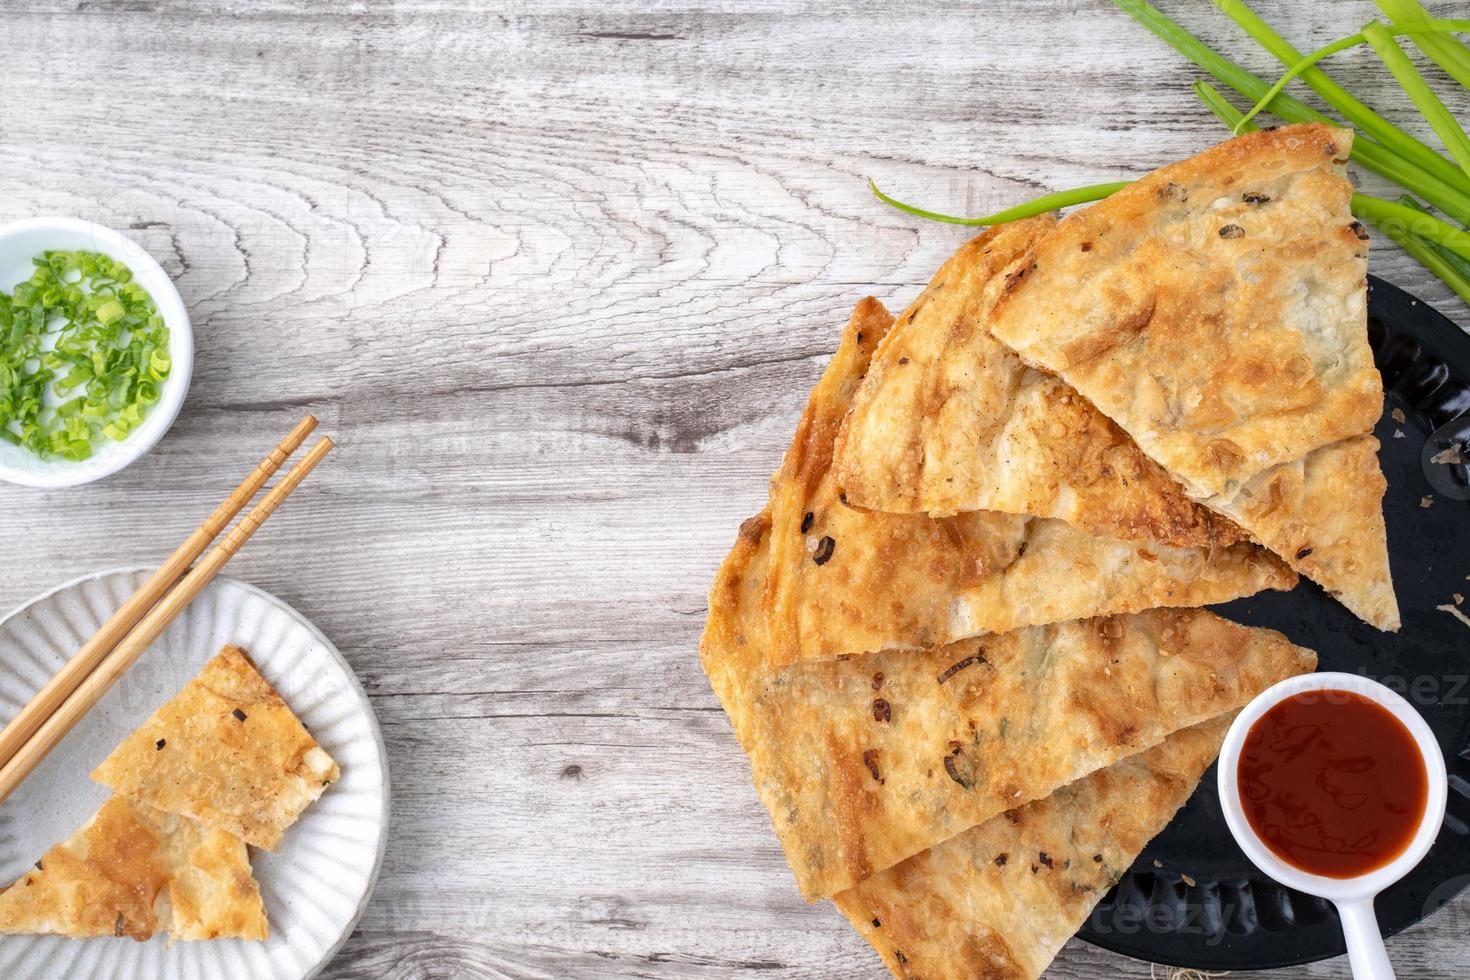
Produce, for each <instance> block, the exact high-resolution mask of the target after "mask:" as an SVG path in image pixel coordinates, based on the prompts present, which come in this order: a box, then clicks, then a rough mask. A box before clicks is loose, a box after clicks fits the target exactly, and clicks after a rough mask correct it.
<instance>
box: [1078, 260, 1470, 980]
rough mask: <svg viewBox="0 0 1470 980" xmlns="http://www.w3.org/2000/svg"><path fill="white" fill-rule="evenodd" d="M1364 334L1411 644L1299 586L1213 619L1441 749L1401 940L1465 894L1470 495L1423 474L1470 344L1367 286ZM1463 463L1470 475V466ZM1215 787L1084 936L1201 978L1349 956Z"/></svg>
mask: <svg viewBox="0 0 1470 980" xmlns="http://www.w3.org/2000/svg"><path fill="white" fill-rule="evenodd" d="M1368 322H1369V340H1370V342H1371V343H1372V345H1373V353H1374V357H1375V359H1376V360H1377V362H1378V367H1379V369H1380V370H1382V372H1383V383H1384V388H1385V389H1387V399H1386V403H1387V404H1386V405H1385V407H1384V415H1383V418H1382V419H1381V420H1380V421H1379V423H1378V428H1377V430H1376V434H1377V436H1378V438H1379V440H1380V441H1381V442H1382V443H1383V448H1382V450H1381V452H1380V454H1379V459H1380V460H1381V462H1382V464H1383V473H1384V476H1386V477H1387V479H1388V493H1387V495H1386V496H1385V497H1384V500H1383V510H1384V517H1385V518H1386V520H1387V523H1388V552H1389V560H1390V563H1391V564H1392V567H1393V580H1394V586H1395V588H1396V590H1397V592H1398V598H1399V606H1400V609H1401V611H1402V614H1403V628H1402V629H1401V630H1400V631H1399V632H1398V633H1380V632H1378V631H1377V630H1375V629H1373V628H1372V627H1371V626H1368V625H1366V624H1364V623H1362V622H1359V621H1358V620H1357V619H1356V618H1354V617H1353V616H1352V614H1351V613H1349V612H1348V611H1347V610H1346V609H1344V608H1343V607H1342V606H1340V605H1338V604H1337V603H1336V602H1334V601H1333V600H1332V599H1330V598H1328V597H1327V596H1326V595H1325V594H1324V593H1323V592H1322V590H1321V589H1319V588H1317V587H1316V586H1315V585H1314V584H1312V583H1310V582H1307V581H1306V580H1303V581H1302V584H1301V585H1299V586H1298V587H1297V588H1296V589H1295V590H1293V591H1291V592H1268V593H1263V594H1261V595H1258V596H1252V597H1251V598H1249V599H1241V600H1237V601H1236V602H1232V603H1229V604H1227V605H1225V606H1222V607H1220V608H1219V610H1218V611H1219V612H1220V613H1221V614H1223V615H1224V616H1226V617H1228V618H1230V619H1233V620H1235V621H1237V622H1241V623H1248V624H1250V625H1253V626H1269V627H1271V628H1273V629H1278V630H1280V631H1281V632H1283V633H1285V634H1286V635H1287V636H1288V637H1289V638H1290V639H1292V640H1293V641H1294V642H1296V643H1299V644H1301V645H1302V646H1307V647H1311V648H1312V649H1314V650H1316V651H1317V653H1318V656H1319V664H1318V669H1320V670H1340V671H1347V672H1348V673H1357V674H1364V675H1367V676H1369V677H1372V678H1374V679H1376V680H1378V681H1381V682H1383V683H1385V684H1388V685H1390V686H1391V687H1393V688H1394V689H1395V690H1398V691H1399V692H1400V693H1402V694H1404V696H1405V697H1407V698H1409V700H1410V701H1411V702H1413V703H1414V704H1415V706H1416V707H1418V708H1419V710H1420V711H1422V712H1423V713H1424V716H1425V718H1427V719H1428V721H1429V724H1430V726H1431V727H1433V729H1434V731H1435V733H1436V734H1437V735H1438V736H1439V740H1440V745H1441V746H1443V748H1444V754H1445V758H1446V759H1447V760H1448V763H1449V770H1450V796H1449V813H1448V815H1447V816H1446V817H1445V824H1444V829H1443V830H1441V831H1440V835H1439V839H1438V840H1437V841H1436V842H1435V845H1434V848H1433V849H1432V850H1431V851H1430V852H1429V855H1428V856H1427V857H1426V858H1425V859H1424V861H1423V862H1422V863H1421V864H1420V865H1419V867H1417V868H1416V869H1415V870H1414V871H1413V872H1412V873H1411V874H1410V875H1409V876H1408V877H1406V878H1405V879H1403V880H1402V881H1400V882H1399V883H1398V884H1397V885H1395V886H1393V887H1392V888H1390V889H1388V890H1387V891H1385V892H1384V893H1383V894H1382V895H1380V896H1379V898H1378V906H1377V908H1378V919H1379V922H1380V923H1381V924H1382V926H1383V929H1384V932H1385V933H1389V934H1392V933H1396V932H1399V931H1400V930H1403V929H1406V928H1408V927H1409V926H1411V925H1413V924H1414V923H1416V922H1418V921H1419V920H1421V919H1423V918H1424V917H1425V916H1428V915H1430V914H1431V913H1433V912H1434V911H1436V910H1437V909H1439V908H1440V907H1441V906H1443V905H1444V904H1445V903H1447V902H1448V901H1449V900H1450V899H1452V898H1453V897H1454V896H1455V895H1456V894H1458V893H1459V892H1460V890H1461V889H1462V888H1464V887H1465V886H1466V885H1467V884H1470V839H1467V838H1470V657H1467V656H1466V655H1465V654H1466V651H1467V650H1470V626H1467V625H1466V624H1465V623H1463V622H1461V621H1460V620H1459V619H1457V618H1456V617H1455V616H1454V615H1452V614H1450V613H1448V612H1445V611H1444V610H1442V609H1438V608H1436V607H1437V606H1441V605H1446V604H1450V605H1453V604H1454V603H1455V594H1456V593H1459V594H1461V595H1463V596H1465V597H1466V599H1465V605H1464V607H1463V609H1464V611H1465V613H1466V615H1470V523H1467V521H1466V517H1467V508H1470V505H1467V503H1466V501H1467V500H1470V482H1467V473H1466V468H1465V467H1464V466H1456V465H1453V464H1445V463H1436V462H1432V461H1431V459H1430V457H1432V456H1434V455H1435V454H1436V453H1439V452H1440V451H1441V450H1442V449H1444V448H1445V447H1446V446H1448V445H1450V444H1451V442H1450V441H1451V440H1458V441H1459V444H1460V445H1464V442H1465V439H1466V438H1467V437H1470V338H1467V337H1466V336H1465V334H1463V333H1462V332H1461V331H1460V329H1459V328H1458V327H1456V326H1455V325H1454V324H1453V323H1451V322H1450V321H1449V320H1448V319H1446V318H1445V317H1444V316H1442V315H1441V314H1439V313H1437V312H1436V311H1434V310H1432V309H1430V308H1429V307H1428V306H1426V305H1424V304H1423V303H1421V302H1419V301H1417V300H1415V299H1414V298H1413V297H1412V296H1410V295H1409V294H1408V293H1405V292H1404V291H1403V290H1401V289H1398V288H1397V287H1394V286H1391V285H1389V284H1388V283H1385V282H1383V281H1381V280H1379V279H1375V278H1372V277H1370V278H1369V281H1368ZM1396 413H1401V414H1398V417H1396ZM1399 418H1402V419H1403V421H1399V420H1398V419H1399ZM1400 433H1402V435H1400ZM1464 455H1465V458H1466V459H1470V452H1466V453H1465V454H1464ZM1426 502H1427V503H1428V504H1429V506H1427V507H1425V506H1424V504H1425V503H1426ZM1215 787H1216V783H1215V771H1214V769H1213V768H1211V770H1210V771H1209V772H1208V773H1206V774H1205V778H1204V780H1203V781H1202V782H1201V784H1200V788H1199V790H1198V791H1197V792H1196V793H1195V794H1194V798H1193V799H1191V800H1190V802H1189V804H1188V805H1187V806H1186V807H1185V808H1184V809H1183V810H1181V811H1180V813H1179V815H1178V816H1177V817H1176V818H1175V819H1174V822H1173V823H1171V824H1170V825H1169V827H1168V829H1166V830H1165V831H1164V832H1163V833H1162V834H1161V835H1159V837H1158V838H1156V839H1155V840H1154V841H1153V842H1152V843H1151V844H1150V845H1149V846H1148V848H1147V849H1146V850H1145V851H1144V852H1143V854H1142V855H1141V856H1140V857H1139V859H1138V861H1137V863H1135V864H1134V866H1133V868H1132V869H1131V870H1130V871H1129V873H1128V874H1127V875H1125V876H1124V878H1123V880H1122V881H1120V882H1119V883H1118V885H1117V887H1115V888H1114V889H1113V890H1112V891H1111V892H1109V893H1108V895H1107V896H1106V897H1105V898H1104V899H1103V900H1102V902H1101V903H1100V904H1099V905H1098V906H1097V908H1096V910H1095V911H1094V912H1093V914H1092V917H1091V918H1090V919H1089V920H1088V922H1087V924H1086V925H1085V926H1083V928H1082V930H1081V932H1080V933H1079V935H1080V936H1081V937H1082V938H1083V939H1085V940H1087V941H1088V942H1091V943H1095V944H1097V945H1098V946H1102V947H1105V948H1107V949H1111V950H1115V951H1117V952H1120V953H1126V954H1128V955H1129V956H1135V957H1138V958H1139V959H1145V960H1152V961H1155V962H1158V963H1166V964H1171V965H1175V966H1187V967H1195V968H1199V969H1216V970H1245V969H1253V968H1254V969H1266V968H1271V967H1280V966H1291V965H1295V964H1300V963H1309V962H1311V961H1313V960H1320V959H1325V958H1327V957H1329V956H1336V955H1338V954H1340V953H1342V952H1343V949H1344V947H1343V940H1342V933H1341V932H1340V931H1339V929H1338V922H1337V913H1336V912H1335V911H1334V910H1333V908H1332V906H1331V905H1330V904H1329V903H1327V902H1325V901H1323V900H1321V899H1317V898H1311V897H1309V896H1306V895H1303V894H1301V893H1300V892H1295V891H1291V890H1290V889H1287V888H1283V887H1281V886H1280V885H1278V884H1276V883H1275V882H1273V881H1272V880H1271V879H1270V878H1267V877H1266V876H1265V875H1263V874H1262V873H1261V872H1259V871H1257V870H1256V868H1255V867H1254V866H1253V865H1252V864H1251V863H1250V861H1249V860H1247V859H1246V857H1245V855H1244V854H1243V853H1242V852H1241V850H1240V849H1239V848H1238V847H1237V846H1236V844H1235V841H1234V840H1233V839H1232V838H1231V836H1230V831H1229V830H1228V829H1227V828H1226V826H1225V819H1224V817H1223V816H1222V815H1221V813H1220V801H1219V796H1218V795H1217V793H1216V788H1215Z"/></svg>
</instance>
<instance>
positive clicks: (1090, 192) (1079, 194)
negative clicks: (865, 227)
mask: <svg viewBox="0 0 1470 980" xmlns="http://www.w3.org/2000/svg"><path fill="white" fill-rule="evenodd" d="M1130 183H1132V181H1127V180H1121V181H1115V182H1113V183H1110V184H1091V185H1089V186H1087V187H1074V188H1073V189H1071V190H1068V191H1057V192H1056V193H1054V194H1043V195H1041V196H1040V197H1038V198H1033V199H1032V200H1030V201H1027V202H1026V203H1025V204H1018V205H1016V206H1015V207H1013V208H1006V209H1005V210H1004V211H997V212H995V214H986V215H981V216H979V217H975V218H961V217H956V216H954V215H951V214H940V213H939V212H937V211H925V210H924V209H923V208H918V207H915V206H914V205H912V204H905V203H903V202H902V201H900V200H897V199H896V198H892V197H889V196H888V195H887V194H885V193H883V192H882V191H880V190H879V189H878V185H877V184H875V183H874V182H873V181H871V180H870V181H868V187H869V189H870V190H872V192H873V196H874V197H876V198H877V199H878V200H880V201H882V202H883V203H884V204H887V205H888V206H889V207H893V208H897V209H898V210H900V211H903V212H905V213H907V214H912V215H914V216H915V217H918V218H927V219H928V220H930V221H943V222H945V223H946V224H951V225H974V226H982V227H988V226H990V225H1003V224H1007V223H1009V222H1012V221H1020V220H1021V219H1022V218H1030V217H1033V216H1035V215H1038V214H1045V213H1046V212H1048V211H1056V210H1057V209H1059V208H1066V207H1071V206H1072V205H1074V204H1087V203H1089V202H1091V201H1100V200H1102V199H1103V198H1105V197H1107V196H1109V195H1110V194H1112V193H1113V192H1115V191H1118V190H1121V189H1123V188H1124V187H1127V186H1128V185H1129V184H1130Z"/></svg>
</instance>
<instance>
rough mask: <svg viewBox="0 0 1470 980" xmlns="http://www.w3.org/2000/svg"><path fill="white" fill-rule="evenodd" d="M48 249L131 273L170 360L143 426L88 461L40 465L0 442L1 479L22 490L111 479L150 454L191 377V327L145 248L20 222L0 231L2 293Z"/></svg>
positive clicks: (73, 222) (76, 223) (97, 232)
mask: <svg viewBox="0 0 1470 980" xmlns="http://www.w3.org/2000/svg"><path fill="white" fill-rule="evenodd" d="M48 249H67V250H73V251H74V250H78V249H80V250H83V251H88V252H101V253H103V254H104V255H109V256H111V257H112V258H114V259H118V260H120V261H122V262H124V263H126V265H127V267H128V268H129V269H132V270H133V279H134V280H135V281H137V282H138V283H141V284H142V286H143V288H144V289H146V290H148V294H149V295H150V296H152V297H153V302H154V303H156V304H158V313H159V315H160V316H162V317H163V322H164V325H165V326H167V327H168V334H169V336H168V352H169V357H171V358H172V359H173V367H172V369H170V371H169V373H168V378H167V379H166V380H165V381H164V382H163V388H162V389H161V390H160V391H159V393H158V394H159V397H158V404H156V405H154V406H153V407H152V408H151V409H149V411H148V414H147V415H145V416H144V417H143V424H142V425H140V426H138V427H137V428H136V429H134V430H133V431H132V432H131V433H129V434H128V437H127V438H126V439H124V440H123V441H122V442H111V441H99V442H95V443H93V444H92V449H93V453H92V455H91V456H90V457H88V458H87V459H84V460H81V461H80V462H72V461H70V460H65V459H42V458H40V457H39V456H37V455H35V454H34V453H32V452H31V451H30V450H28V449H22V448H21V447H20V446H14V445H11V444H10V443H8V442H4V441H0V480H8V481H9V482H11V483H19V484H21V485H22V486H27V487H74V486H78V485H80V484H83V483H91V482H92V481H93V480H100V479H102V478H103V477H104V476H111V475H112V474H113V473H116V472H117V471H118V470H120V469H122V468H123V467H124V466H127V465H128V464H129V463H131V462H133V460H135V459H137V458H138V457H140V456H142V455H143V454H144V453H146V452H148V450H150V449H152V448H153V447H154V446H155V445H156V444H157V443H158V440H159V439H162V438H163V434H164V433H165V432H167V431H168V430H169V426H171V425H173V424H174V419H175V418H177V417H178V414H179V409H180V408H181V407H183V404H184V396H185V395H187V394H188V393H189V381H190V379H191V378H192V377H193V374H194V328H193V325H192V324H191V323H190V322H189V311H188V310H187V309H186V308H185V307H184V301H183V300H182V299H181V298H179V291H178V290H177V289H175V288H174V283H173V280H172V279H170V278H169V277H168V273H167V272H164V271H163V267H162V266H160V265H159V264H158V263H157V262H155V261H154V259H153V256H151V255H149V254H148V253H147V252H146V251H145V250H144V249H143V246H141V245H139V244H138V243H137V242H135V241H133V240H132V239H131V238H128V237H127V236H125V235H120V234H118V233H117V232H115V231H113V230H112V229H111V228H104V227H102V226H101V225H94V224H93V223H92V222H90V221H82V220H81V219H79V218H26V219H25V220H23V221H12V222H11V223H10V224H8V225H4V226H0V289H3V290H4V291H5V292H10V291H11V290H12V289H14V288H15V284H16V283H18V282H21V281H23V280H25V279H28V278H30V275H31V273H32V272H33V271H35V267H34V266H33V265H32V264H31V259H33V258H35V257H36V256H37V255H40V254H41V253H42V252H44V251H46V250H48Z"/></svg>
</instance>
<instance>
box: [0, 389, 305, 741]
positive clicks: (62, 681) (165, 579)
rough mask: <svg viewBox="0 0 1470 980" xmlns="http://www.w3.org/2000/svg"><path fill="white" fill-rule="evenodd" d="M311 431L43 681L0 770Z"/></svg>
mask: <svg viewBox="0 0 1470 980" xmlns="http://www.w3.org/2000/svg"><path fill="white" fill-rule="evenodd" d="M315 428H316V419H315V418H313V417H312V416H310V415H308V416H306V417H305V418H304V419H302V420H301V421H300V422H299V423H297V425H296V428H294V429H292V430H291V433H290V434H289V435H288V436H286V438H285V439H282V440H281V443H280V445H278V446H276V448H275V449H273V450H272V451H271V453H270V455H269V456H267V457H266V458H265V459H263V460H261V461H260V465H259V466H257V467H256V468H255V470H254V471H253V472H252V473H251V474H250V475H249V476H247V477H246V478H245V480H244V481H243V482H242V483H241V484H240V485H239V486H238V487H236V488H235V491H234V493H232V494H230V495H229V496H228V497H226V498H225V501H224V503H222V504H220V505H219V506H218V507H217V508H215V511H214V513H213V514H210V515H209V517H208V519H206V520H205V522H204V523H203V524H200V525H199V527H197V528H195V530H194V533H192V534H190V535H189V537H188V538H186V539H185V540H184V543H183V544H181V545H179V547H178V550H176V551H175V552H174V553H173V554H172V555H169V557H168V560H167V561H165V562H164V563H163V564H162V565H160V566H159V567H158V570H157V571H156V572H154V573H153V574H152V575H150V576H149V577H148V581H146V582H144V583H143V584H142V585H141V586H139V587H138V591H136V592H134V593H133V594H132V595H131V596H129V597H128V600H127V601H126V602H124V603H123V604H122V605H121V606H120V607H118V610H117V612H115V613H113V614H112V616H111V617H110V618H109V619H108V620H107V622H105V623H103V624H102V628H101V629H99V630H98V631H97V633H96V635H95V636H93V637H92V638H91V639H90V640H88V641H87V642H86V643H84V644H82V648H81V649H80V650H78V651H77V652H76V653H75V654H74V655H73V656H72V658H71V659H70V660H68V661H67V662H66V664H65V666H63V667H62V668H61V670H60V671H58V672H57V674H56V676H55V677H53V678H51V680H49V681H47V682H46V686H45V687H43V688H41V690H40V691H39V692H37V694H36V696H35V697H33V698H32V699H31V700H30V702H29V703H28V704H26V706H25V707H24V708H21V709H20V714H18V715H16V716H15V717H14V718H12V719H11V720H10V724H8V725H6V726H5V728H4V729H3V730H0V766H3V765H4V764H5V763H7V762H9V761H10V760H11V758H12V757H13V756H14V755H15V754H16V753H17V752H19V751H20V749H21V746H23V745H25V743H26V741H27V740H28V739H29V738H30V737H31V736H32V735H34V734H35V733H36V729H37V728H39V727H41V723H42V722H44V721H45V720H46V719H47V718H48V717H49V716H51V715H52V714H54V713H55V712H56V709H57V708H59V707H60V706H61V703H62V702H63V701H65V700H66V699H67V697H69V696H70V695H71V693H72V692H73V691H75V690H76V689H77V686H78V685H79V684H81V683H82V681H84V680H86V678H87V675H88V674H90V673H92V671H93V670H95V669H97V665H98V664H99V663H101V662H102V658H103V657H105V656H107V654H108V652H109V651H110V650H112V648H113V647H115V646H117V644H118V643H119V642H120V641H121V640H122V638H123V637H125V636H127V634H128V631H129V630H131V629H132V628H133V627H134V626H136V625H138V621H139V620H140V619H142V618H143V615H144V614H145V613H146V612H148V610H149V609H150V608H152V607H153V605H154V604H155V603H157V602H158V600H159V599H161V598H163V594H164V593H165V592H167V591H168V590H169V589H171V588H173V585H174V583H175V582H177V581H178V580H179V578H180V577H181V576H182V575H183V574H184V572H185V571H187V570H188V568H189V566H190V565H192V564H194V560H195V559H196V558H198V557H199V556H200V555H202V554H204V549H205V548H207V547H209V545H210V542H212V541H213V540H214V539H215V538H217V537H219V534H220V532H221V531H223V530H224V529H225V528H227V527H229V525H230V521H232V520H234V519H235V515H236V514H238V513H240V511H241V509H242V508H244V506H245V505H246V504H248V503H250V501H251V500H252V499H253V498H254V497H255V494H256V492H257V491H259V490H260V488H261V487H263V486H264V485H265V482H266V481H267V480H269V479H270V478H271V476H272V475H273V474H274V473H275V472H276V470H278V469H280V468H281V464H282V463H284V462H285V461H286V460H287V459H289V458H290V457H291V454H292V453H294V452H295V451H296V450H297V448H299V447H300V445H301V444H302V443H303V442H305V441H306V437H307V436H309V435H310V434H311V431H312V430H313V429H315Z"/></svg>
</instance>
